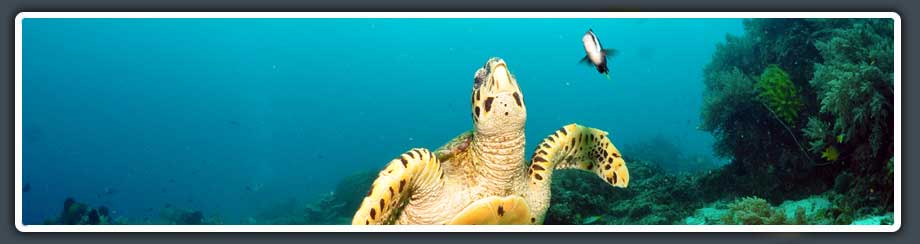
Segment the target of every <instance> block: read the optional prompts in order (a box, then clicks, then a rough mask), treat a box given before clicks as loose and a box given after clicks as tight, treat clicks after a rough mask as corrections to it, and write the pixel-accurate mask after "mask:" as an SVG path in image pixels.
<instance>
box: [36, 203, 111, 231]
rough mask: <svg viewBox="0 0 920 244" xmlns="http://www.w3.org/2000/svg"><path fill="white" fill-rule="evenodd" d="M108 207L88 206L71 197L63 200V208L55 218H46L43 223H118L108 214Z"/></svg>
mask: <svg viewBox="0 0 920 244" xmlns="http://www.w3.org/2000/svg"><path fill="white" fill-rule="evenodd" d="M110 214H111V212H110V211H109V208H108V207H105V206H99V207H95V208H93V207H90V206H89V205H87V204H85V203H81V202H77V201H76V200H74V199H73V198H72V197H68V198H67V199H65V200H64V208H63V209H62V210H61V214H60V216H58V217H57V218H56V219H47V220H45V224H57V225H107V224H118V223H116V220H115V219H113V218H112V216H111V215H110Z"/></svg>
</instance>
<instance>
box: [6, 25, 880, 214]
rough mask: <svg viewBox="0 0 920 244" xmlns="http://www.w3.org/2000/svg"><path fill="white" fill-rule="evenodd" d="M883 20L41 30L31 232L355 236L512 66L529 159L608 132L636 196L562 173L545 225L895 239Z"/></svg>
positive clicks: (29, 99)
mask: <svg viewBox="0 0 920 244" xmlns="http://www.w3.org/2000/svg"><path fill="white" fill-rule="evenodd" d="M890 23H891V20H885V19H882V20H873V19H869V20H850V19H839V20H802V19H795V20H787V19H769V20H743V19H25V20H23V23H22V30H23V31H22V33H23V35H22V38H23V41H22V43H23V46H22V54H23V55H22V57H23V60H22V61H23V70H22V72H23V74H22V75H23V83H22V86H23V87H22V91H23V144H22V145H23V164H22V171H23V175H22V176H23V186H24V189H22V190H23V222H24V224H348V223H350V221H351V217H352V215H353V214H354V211H355V210H356V209H357V202H358V201H360V200H361V198H362V197H363V196H364V194H365V193H366V192H367V190H368V189H369V187H370V183H371V181H373V179H374V177H375V176H376V174H377V171H378V170H380V169H381V168H382V167H383V166H385V164H386V163H387V162H389V160H390V159H392V158H393V157H395V156H397V155H399V154H401V153H403V152H405V151H406V150H409V149H411V148H414V147H425V148H429V149H435V148H437V147H439V146H441V145H443V144H444V143H446V142H447V141H448V140H450V139H452V138H453V137H455V136H457V135H459V134H460V133H461V132H464V131H466V130H468V129H470V128H472V121H471V119H470V116H469V109H470V105H469V96H470V91H471V88H472V83H473V82H472V80H473V79H472V78H473V74H474V72H475V71H476V69H477V68H479V67H481V66H482V65H483V63H484V62H485V61H486V60H487V59H488V58H489V57H501V58H503V59H504V60H505V61H507V62H508V65H509V69H510V71H511V72H512V73H513V74H514V75H515V76H516V78H517V80H518V84H519V85H520V87H521V90H522V92H523V96H524V97H525V99H526V102H527V106H528V110H529V113H528V121H527V124H526V132H527V135H526V136H527V146H526V148H525V150H530V149H531V148H533V145H536V143H537V142H538V141H539V140H541V139H542V138H544V137H545V136H546V135H549V134H550V133H552V132H553V131H555V130H556V129H557V128H559V127H560V126H562V125H565V124H569V123H579V124H583V125H586V126H591V127H595V128H599V129H602V130H606V131H608V132H609V133H610V137H611V140H612V142H613V143H615V144H616V146H617V147H618V148H619V149H620V151H621V152H622V153H623V154H624V157H625V158H626V159H627V163H628V165H629V167H630V172H631V173H630V174H631V176H632V178H633V182H631V184H630V187H629V188H627V189H619V188H617V189H614V188H611V187H609V186H607V185H606V184H604V182H603V181H602V180H600V179H595V178H596V177H595V176H593V175H589V174H585V173H581V172H560V173H557V176H555V177H554V182H553V199H552V205H551V206H552V207H551V208H550V211H549V213H548V217H547V220H546V224H735V223H741V224H770V223H798V224H851V223H869V224H891V222H890V220H891V214H892V213H891V212H892V211H893V210H892V209H893V203H892V201H893V200H892V198H893V183H892V179H893V176H892V171H893V169H892V168H893V166H892V163H891V162H893V144H894V143H893V139H892V136H893V135H892V134H893V122H892V121H893V104H892V102H891V101H892V98H893V96H894V94H893V83H892V82H893V81H892V80H893V78H891V74H892V73H893V66H892V63H893V56H892V55H891V53H892V52H893V48H892V46H891V44H890V43H891V38H892V37H891V35H892V33H893V28H892V27H891V24H890ZM588 29H592V30H593V31H594V32H595V33H597V35H598V38H599V39H600V41H601V42H602V44H603V45H604V47H605V48H615V49H617V50H618V55H616V56H614V57H613V58H612V59H610V60H609V64H608V66H609V68H610V70H611V71H610V76H611V79H610V80H608V79H606V78H604V76H603V75H600V74H598V73H597V71H596V70H595V69H593V68H591V67H587V66H586V65H584V64H579V63H578V61H579V60H580V59H581V58H582V57H583V56H584V55H585V53H584V49H583V47H582V45H581V37H582V36H583V35H584V33H585V31H587V30H588ZM886 42H887V43H888V45H887V46H885V43H886ZM886 55H887V56H886ZM853 110H858V111H862V112H859V114H853V112H850V111H853ZM790 135H793V136H790ZM841 135H842V136H841ZM528 154H529V153H528ZM860 221H863V222H860ZM873 221H874V222H873Z"/></svg>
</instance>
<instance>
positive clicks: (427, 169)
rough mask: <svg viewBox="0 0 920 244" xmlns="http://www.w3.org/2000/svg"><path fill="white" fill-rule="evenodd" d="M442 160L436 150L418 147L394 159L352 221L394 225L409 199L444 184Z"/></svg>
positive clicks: (375, 182)
mask: <svg viewBox="0 0 920 244" xmlns="http://www.w3.org/2000/svg"><path fill="white" fill-rule="evenodd" d="M440 164H441V163H440V162H439V161H438V158H437V157H436V156H435V155H434V153H432V152H430V151H428V150H427V149H424V148H416V149H412V150H409V151H408V152H406V153H403V154H402V155H400V156H399V157H397V158H395V159H393V160H392V161H390V163H389V164H387V166H386V168H384V169H383V170H381V171H380V175H379V176H378V177H377V179H376V180H374V183H373V184H372V185H371V190H370V191H369V192H368V193H367V197H365V198H364V201H363V202H362V203H361V207H359V208H358V211H357V212H356V213H355V216H354V218H353V219H352V221H351V223H352V224H353V225H368V224H394V223H395V222H396V220H397V218H399V215H400V214H401V213H402V211H403V210H404V208H405V207H406V205H407V204H408V202H409V200H410V199H412V198H413V197H414V196H416V197H419V196H418V195H419V194H430V193H433V192H434V191H435V189H439V188H440V187H441V186H443V180H442V179H443V177H444V174H443V171H442V170H441V165H440Z"/></svg>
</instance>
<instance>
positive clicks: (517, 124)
mask: <svg viewBox="0 0 920 244" xmlns="http://www.w3.org/2000/svg"><path fill="white" fill-rule="evenodd" d="M471 100H472V107H471V108H472V109H473V110H472V115H473V124H474V125H475V126H476V132H477V133H481V134H487V135H496V134H502V133H505V132H514V131H520V130H522V129H523V128H524V122H525V121H526V120H527V108H526V107H525V106H524V95H523V94H521V89H520V87H518V84H517V80H516V79H515V78H514V76H513V75H511V71H509V70H508V65H507V64H506V63H505V61H504V60H502V59H501V58H490V59H489V61H486V64H485V65H483V66H482V68H480V69H479V70H477V71H476V75H475V76H474V77H473V94H472V99H471Z"/></svg>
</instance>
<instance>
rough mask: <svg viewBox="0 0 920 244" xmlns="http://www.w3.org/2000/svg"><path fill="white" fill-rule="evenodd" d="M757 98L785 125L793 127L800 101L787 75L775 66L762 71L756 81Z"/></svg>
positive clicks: (800, 106) (800, 105) (772, 65)
mask: <svg viewBox="0 0 920 244" xmlns="http://www.w3.org/2000/svg"><path fill="white" fill-rule="evenodd" d="M756 87H757V90H758V98H760V99H761V101H762V102H763V103H765V104H766V105H767V106H769V108H770V109H771V110H772V111H773V112H774V113H775V114H776V115H777V116H779V117H780V118H781V119H782V120H783V121H784V122H786V123H787V124H791V125H795V122H796V119H798V115H799V111H800V110H801V109H802V99H801V98H800V97H799V91H798V89H797V88H796V87H795V84H793V83H792V81H790V80H789V74H787V73H786V72H785V71H783V70H782V69H780V68H779V66H777V65H775V64H771V65H769V66H767V68H766V69H764V71H763V74H761V75H760V79H759V80H758V81H757V85H756Z"/></svg>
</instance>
